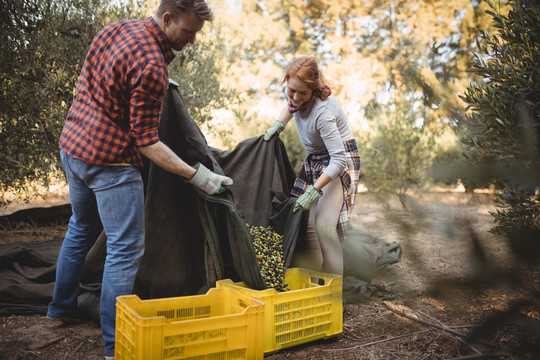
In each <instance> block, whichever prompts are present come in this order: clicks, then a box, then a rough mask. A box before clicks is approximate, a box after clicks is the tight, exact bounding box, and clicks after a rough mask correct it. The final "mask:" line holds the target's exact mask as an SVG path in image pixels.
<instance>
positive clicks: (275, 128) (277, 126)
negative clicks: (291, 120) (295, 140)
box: [264, 120, 285, 141]
mask: <svg viewBox="0 0 540 360" xmlns="http://www.w3.org/2000/svg"><path fill="white" fill-rule="evenodd" d="M283 129H285V124H284V123H282V122H281V121H279V120H276V121H274V123H273V124H272V126H270V128H269V129H268V130H266V132H265V133H264V141H268V140H270V138H272V136H273V135H274V134H275V133H278V134H279V133H280V132H282V131H283Z"/></svg>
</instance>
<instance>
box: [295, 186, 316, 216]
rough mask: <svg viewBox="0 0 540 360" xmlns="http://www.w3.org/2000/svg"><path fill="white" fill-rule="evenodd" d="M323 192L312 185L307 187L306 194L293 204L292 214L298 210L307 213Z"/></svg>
mask: <svg viewBox="0 0 540 360" xmlns="http://www.w3.org/2000/svg"><path fill="white" fill-rule="evenodd" d="M322 194H323V192H322V190H317V189H315V187H314V186H313V185H309V187H308V188H307V190H306V192H305V193H303V194H302V196H300V197H299V198H298V200H296V203H295V204H294V209H293V212H296V211H297V210H299V209H300V208H302V210H303V211H308V210H309V209H310V208H311V205H312V204H313V202H314V201H315V200H318V199H319V198H320V197H321V196H322Z"/></svg>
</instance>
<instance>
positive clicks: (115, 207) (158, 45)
mask: <svg viewBox="0 0 540 360" xmlns="http://www.w3.org/2000/svg"><path fill="white" fill-rule="evenodd" d="M212 20H213V14H212V11H211V10H210V9H209V8H208V5H207V4H206V2H205V1H204V0H162V1H161V3H160V5H159V7H158V10H157V12H156V15H155V16H153V17H149V18H147V19H146V20H144V21H142V20H122V21H119V22H116V23H113V24H111V25H109V26H107V27H105V28H104V29H102V30H101V31H100V32H99V33H98V34H97V35H96V37H95V38H94V40H93V41H92V44H91V46H90V49H89V51H88V55H87V57H86V60H85V62H84V65H83V68H82V71H81V75H80V76H79V80H78V83H77V89H76V93H75V96H74V99H73V103H72V105H71V108H70V110H69V112H68V115H67V119H66V123H65V126H64V129H63V131H62V135H61V138H60V149H61V151H60V155H61V159H62V166H63V168H64V170H65V173H66V178H67V180H68V183H69V193H70V201H71V207H72V212H73V215H72V217H71V219H70V221H69V226H68V230H67V233H66V235H65V238H64V242H63V244H62V248H61V250H60V253H59V256H58V262H57V270H56V284H55V289H54V293H53V298H52V301H51V303H50V304H49V308H48V312H47V317H48V318H51V319H63V318H69V317H73V316H75V313H76V309H77V293H78V286H79V281H80V277H81V272H82V268H83V264H84V260H85V258H86V255H87V253H88V251H89V249H90V247H91V246H92V240H94V239H95V238H96V237H97V235H98V234H97V233H96V232H97V231H98V229H99V227H100V226H99V224H100V222H101V224H102V225H103V229H104V232H105V234H106V236H107V256H106V260H105V266H104V271H103V280H102V290H101V300H100V319H101V328H102V334H103V338H104V340H105V358H106V359H107V358H113V357H114V336H115V320H116V297H117V296H119V295H126V294H131V292H132V291H133V285H134V280H135V276H136V273H137V269H138V267H139V263H140V259H141V256H142V255H143V252H144V209H143V207H144V190H143V182H142V179H141V175H140V173H139V170H138V168H137V167H139V166H142V161H141V156H140V154H142V155H144V156H146V157H147V158H149V159H150V160H151V161H153V162H154V163H156V164H157V165H159V166H160V167H162V168H164V169H166V170H168V171H170V172H172V173H174V174H176V175H179V176H181V177H183V178H185V179H187V181H188V182H189V183H191V184H193V185H194V186H197V187H198V188H201V189H202V190H204V191H205V192H207V193H210V194H214V193H218V192H221V191H223V190H224V188H223V185H230V184H232V180H231V179H230V178H228V177H225V176H221V175H218V174H215V173H213V172H211V171H210V170H208V169H207V168H205V167H204V166H203V165H202V164H200V165H198V166H197V167H196V168H194V167H192V166H190V165H188V164H187V163H185V162H184V161H183V160H182V159H180V158H179V157H178V156H177V155H176V154H175V153H174V152H173V151H172V150H170V149H169V148H168V147H167V146H166V145H165V144H163V143H162V142H161V141H159V137H158V124H159V119H160V116H161V103H162V99H163V96H164V94H165V92H166V91H167V88H168V81H169V80H168V71H167V65H168V63H170V61H171V60H172V59H173V58H174V54H173V51H172V50H177V51H180V50H182V49H183V48H184V46H185V45H187V44H188V43H191V44H193V43H194V41H195V35H196V34H197V32H198V31H200V30H201V29H202V27H203V25H204V22H205V21H212Z"/></svg>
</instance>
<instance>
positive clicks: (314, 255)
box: [297, 177, 343, 275]
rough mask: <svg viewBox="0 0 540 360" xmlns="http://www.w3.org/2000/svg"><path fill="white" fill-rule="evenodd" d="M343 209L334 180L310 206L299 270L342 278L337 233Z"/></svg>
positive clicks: (299, 258) (341, 262) (340, 194)
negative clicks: (302, 268) (301, 268)
mask: <svg viewBox="0 0 540 360" xmlns="http://www.w3.org/2000/svg"><path fill="white" fill-rule="evenodd" d="M342 207H343V188H342V186H341V179H340V178H339V177H337V178H335V179H334V180H332V181H331V182H330V183H329V184H328V185H326V186H325V187H324V188H323V196H321V198H320V199H319V200H318V201H316V202H314V203H313V205H312V206H311V209H310V212H309V221H308V225H307V232H306V239H305V244H304V247H303V249H301V253H300V254H299V257H298V258H297V261H298V265H299V266H301V267H305V268H308V269H311V270H315V271H323V272H326V273H330V274H336V275H343V250H342V248H341V242H340V240H339V235H338V232H337V222H338V219H339V214H340V212H341V208H342Z"/></svg>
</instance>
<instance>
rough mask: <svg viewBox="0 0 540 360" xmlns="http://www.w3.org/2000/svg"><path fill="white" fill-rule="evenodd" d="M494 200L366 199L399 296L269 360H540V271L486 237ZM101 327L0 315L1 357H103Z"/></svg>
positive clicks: (366, 221) (51, 230)
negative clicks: (394, 248)
mask: <svg viewBox="0 0 540 360" xmlns="http://www.w3.org/2000/svg"><path fill="white" fill-rule="evenodd" d="M493 210H495V205H494V202H493V195H492V194H490V193H475V194H467V193H463V192H450V191H448V192H435V193H429V194H423V195H422V196H412V197H411V199H410V202H408V210H407V211H405V210H404V209H403V208H402V207H401V205H400V204H399V203H398V202H397V201H396V202H395V203H394V202H392V203H390V204H384V205H383V204H380V203H378V202H377V201H375V200H374V198H373V197H372V196H370V195H369V194H367V193H361V194H360V196H359V199H358V203H357V206H356V211H355V214H354V218H353V220H352V222H353V224H354V225H355V226H358V227H360V228H361V229H363V230H364V231H366V232H368V233H369V234H370V235H372V236H374V237H378V238H381V239H384V240H387V241H390V242H392V241H396V242H399V243H400V244H401V247H402V249H403V255H402V258H401V260H400V261H399V262H398V263H397V264H393V265H391V266H389V267H388V268H386V269H385V270H384V271H383V272H382V273H381V274H380V275H379V276H377V278H376V279H374V281H373V282H374V283H375V284H378V285H381V286H383V287H384V288H385V289H387V290H390V291H392V292H394V294H395V295H394V296H393V297H389V298H386V299H385V298H375V299H372V300H368V301H365V302H362V303H356V304H351V303H347V304H346V306H345V311H344V314H343V332H342V333H341V334H339V335H338V336H336V337H334V338H331V339H326V340H320V341H316V342H311V343H307V344H304V345H301V346H297V347H294V348H290V349H285V350H281V351H279V352H277V353H275V354H271V355H267V356H266V357H265V358H266V359H269V360H282V359H291V360H295V359H302V360H304V359H312V360H315V359H321V360H322V359H327V360H330V359H370V360H376V359H539V358H540V299H539V296H538V294H539V293H540V292H539V291H540V276H539V275H540V267H539V266H538V263H536V264H526V263H523V261H520V260H519V259H517V258H516V257H515V256H514V255H513V251H512V249H511V247H510V246H509V244H508V243H507V242H506V240H505V239H503V238H502V237H500V236H495V235H493V234H491V233H489V232H488V230H489V229H490V228H491V227H492V225H493V218H492V216H491V215H490V214H489V213H488V212H489V211H493ZM64 231H65V224H63V223H59V224H56V225H52V226H47V227H37V226H32V225H28V226H22V227H21V226H17V227H13V228H8V229H3V230H2V231H1V232H0V243H2V242H3V243H5V242H19V241H38V240H47V239H52V238H56V237H61V236H62V235H63V232H64ZM102 349H103V341H102V339H101V334H100V329H99V325H98V324H96V323H94V322H92V321H84V320H81V321H77V322H75V323H72V324H63V323H57V322H54V321H50V320H47V319H45V318H44V316H38V315H33V316H9V317H3V318H0V359H55V360H56V359H85V360H92V359H103V356H102Z"/></svg>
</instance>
